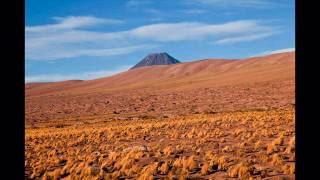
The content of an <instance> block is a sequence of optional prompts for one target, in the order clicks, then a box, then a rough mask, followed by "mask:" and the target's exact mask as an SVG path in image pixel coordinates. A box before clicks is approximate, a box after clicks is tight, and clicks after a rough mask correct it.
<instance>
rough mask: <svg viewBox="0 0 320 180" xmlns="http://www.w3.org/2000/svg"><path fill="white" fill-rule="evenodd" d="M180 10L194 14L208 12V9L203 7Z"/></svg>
mask: <svg viewBox="0 0 320 180" xmlns="http://www.w3.org/2000/svg"><path fill="white" fill-rule="evenodd" d="M179 12H182V13H185V14H192V15H194V14H204V13H207V11H206V10H203V9H186V10H180V11H179Z"/></svg>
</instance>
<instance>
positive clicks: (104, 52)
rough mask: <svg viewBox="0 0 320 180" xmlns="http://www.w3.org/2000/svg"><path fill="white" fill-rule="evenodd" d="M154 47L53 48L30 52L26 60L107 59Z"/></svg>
mask: <svg viewBox="0 0 320 180" xmlns="http://www.w3.org/2000/svg"><path fill="white" fill-rule="evenodd" d="M153 47H155V45H143V44H142V45H136V46H128V47H120V48H109V49H81V48H80V49H72V48H71V49H65V48H55V49H52V50H51V51H48V50H47V51H31V52H30V53H28V55H27V58H29V59H33V60H55V59H65V58H73V57H79V56H91V57H107V56H115V55H122V54H130V53H133V52H135V51H139V50H143V49H150V48H153Z"/></svg>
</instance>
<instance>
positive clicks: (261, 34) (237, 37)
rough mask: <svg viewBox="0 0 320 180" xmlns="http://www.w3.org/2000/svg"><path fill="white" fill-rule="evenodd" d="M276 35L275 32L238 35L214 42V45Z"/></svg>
mask: <svg viewBox="0 0 320 180" xmlns="http://www.w3.org/2000/svg"><path fill="white" fill-rule="evenodd" d="M276 33H277V32H276V31H271V32H262V33H258V34H249V35H240V36H236V37H230V38H225V39H220V40H217V41H215V42H214V44H234V43H239V42H247V41H254V40H258V39H263V38H266V37H269V36H272V35H274V34H276Z"/></svg>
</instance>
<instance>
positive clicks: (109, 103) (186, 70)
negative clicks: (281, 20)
mask: <svg viewBox="0 0 320 180" xmlns="http://www.w3.org/2000/svg"><path fill="white" fill-rule="evenodd" d="M294 79H295V52H288V53H279V54H273V55H268V56H263V57H253V58H248V59H242V60H224V59H206V60H200V61H193V62H185V63H179V64H173V65H156V66H148V67H141V68H137V69H132V70H129V71H126V72H122V73H119V74H116V75H113V76H110V77H105V78H99V79H95V80H87V81H80V80H72V81H63V82H53V83H32V84H26V87H25V90H26V91H25V95H26V119H27V121H30V120H32V122H34V121H35V120H44V119H47V120H50V119H56V118H65V117H70V118H74V117H85V116H93V115H95V116H96V115H103V116H112V117H120V116H121V117H125V118H127V117H134V116H138V115H144V114H145V115H146V114H147V115H153V116H162V115H166V114H167V115H169V114H190V113H201V112H213V111H214V112H218V111H235V110H244V109H257V108H280V107H285V106H289V105H291V104H294V84H295V81H294Z"/></svg>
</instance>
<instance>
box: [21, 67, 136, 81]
mask: <svg viewBox="0 0 320 180" xmlns="http://www.w3.org/2000/svg"><path fill="white" fill-rule="evenodd" d="M130 67H132V66H131V65H126V66H121V67H119V68H117V69H114V70H107V71H106V70H101V71H91V72H83V73H74V74H40V75H33V76H26V77H25V82H26V83H30V82H56V81H65V80H90V79H96V78H101V77H106V76H111V75H114V74H117V73H120V72H124V71H127V70H128V69H130Z"/></svg>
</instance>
